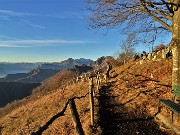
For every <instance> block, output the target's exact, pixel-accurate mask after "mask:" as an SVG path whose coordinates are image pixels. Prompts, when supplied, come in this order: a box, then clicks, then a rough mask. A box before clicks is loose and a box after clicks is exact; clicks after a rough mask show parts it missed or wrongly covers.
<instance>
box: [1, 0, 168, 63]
mask: <svg viewBox="0 0 180 135" xmlns="http://www.w3.org/2000/svg"><path fill="white" fill-rule="evenodd" d="M0 3H1V4H0V62H60V61H62V60H65V59H68V58H74V59H79V58H87V59H92V60H96V59H97V58H99V57H101V56H113V55H114V54H115V53H116V52H117V51H118V50H119V49H120V47H119V45H120V43H122V40H123V37H124V36H123V35H121V33H120V32H119V31H118V29H112V30H110V31H108V32H105V31H103V30H89V28H88V19H87V16H88V14H89V13H88V11H87V10H85V8H84V3H83V2H82V0H0ZM168 40H169V39H168ZM159 42H161V41H159ZM136 50H138V52H142V51H143V50H145V51H148V47H147V46H141V45H139V46H138V47H136Z"/></svg>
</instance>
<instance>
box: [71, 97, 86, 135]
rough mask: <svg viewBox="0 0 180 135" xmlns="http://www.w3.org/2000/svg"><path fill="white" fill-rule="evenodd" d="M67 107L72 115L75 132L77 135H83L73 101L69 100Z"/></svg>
mask: <svg viewBox="0 0 180 135" xmlns="http://www.w3.org/2000/svg"><path fill="white" fill-rule="evenodd" d="M69 106H70V110H71V114H72V118H73V122H74V126H75V129H76V131H77V134H78V135H84V131H83V128H82V125H81V122H80V119H79V115H78V112H77V109H76V105H75V102H74V99H70V100H69Z"/></svg>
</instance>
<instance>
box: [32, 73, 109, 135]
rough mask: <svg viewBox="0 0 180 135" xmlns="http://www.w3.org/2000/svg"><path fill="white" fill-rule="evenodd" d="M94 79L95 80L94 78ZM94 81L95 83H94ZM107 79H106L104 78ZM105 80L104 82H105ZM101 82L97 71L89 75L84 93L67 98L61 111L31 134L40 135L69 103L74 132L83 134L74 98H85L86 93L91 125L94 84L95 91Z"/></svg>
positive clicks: (61, 114) (63, 111) (92, 123)
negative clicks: (87, 87) (87, 85)
mask: <svg viewBox="0 0 180 135" xmlns="http://www.w3.org/2000/svg"><path fill="white" fill-rule="evenodd" d="M94 79H96V80H94ZM95 81H96V83H95ZM106 81H107V80H106ZM106 81H105V82H106ZM101 83H102V78H101V77H100V74H99V73H98V74H97V75H96V76H95V77H89V91H88V92H87V93H86V94H85V95H84V96H80V97H73V98H70V99H68V101H67V102H66V104H65V105H64V108H63V109H62V111H61V112H59V113H57V114H56V115H54V116H53V117H52V118H51V119H50V120H49V121H47V122H46V123H45V124H44V125H43V126H42V127H40V128H39V129H38V130H37V131H35V132H32V133H31V135H41V134H42V132H43V131H45V130H46V129H47V128H48V127H49V126H50V125H51V124H52V123H53V122H54V121H55V120H56V119H57V118H59V117H61V116H64V113H65V111H66V109H67V107H68V105H69V107H70V111H71V114H72V119H73V123H74V127H75V129H76V132H77V134H78V135H84V131H83V128H82V125H81V122H80V118H79V114H78V111H77V108H76V104H75V99H82V98H85V97H86V96H87V95H89V102H90V118H91V123H90V124H91V126H94V96H95V89H94V85H95V84H96V85H97V92H98V90H99V88H100V84H101Z"/></svg>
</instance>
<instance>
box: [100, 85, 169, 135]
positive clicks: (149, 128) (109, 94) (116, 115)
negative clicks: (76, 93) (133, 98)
mask: <svg viewBox="0 0 180 135" xmlns="http://www.w3.org/2000/svg"><path fill="white" fill-rule="evenodd" d="M120 96H121V95H117V94H115V92H114V89H113V87H112V83H111V84H110V85H109V86H103V87H102V88H101V89H100V91H99V97H98V100H99V115H100V118H99V125H100V127H101V128H102V134H103V135H124V134H126V135H137V134H140V135H166V134H167V133H165V132H163V131H161V130H160V129H159V127H158V125H157V124H156V123H155V122H154V121H153V118H152V117H147V116H141V115H138V114H137V113H136V112H135V111H134V112H128V111H127V109H126V108H125V107H124V104H122V103H120V102H119V98H120Z"/></svg>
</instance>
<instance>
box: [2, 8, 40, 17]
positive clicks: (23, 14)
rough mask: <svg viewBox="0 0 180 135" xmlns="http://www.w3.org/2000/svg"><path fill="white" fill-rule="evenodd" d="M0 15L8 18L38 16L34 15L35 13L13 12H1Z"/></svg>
mask: <svg viewBox="0 0 180 135" xmlns="http://www.w3.org/2000/svg"><path fill="white" fill-rule="evenodd" d="M0 15H4V16H8V17H23V16H37V14H33V13H26V12H16V11H11V10H0Z"/></svg>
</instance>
